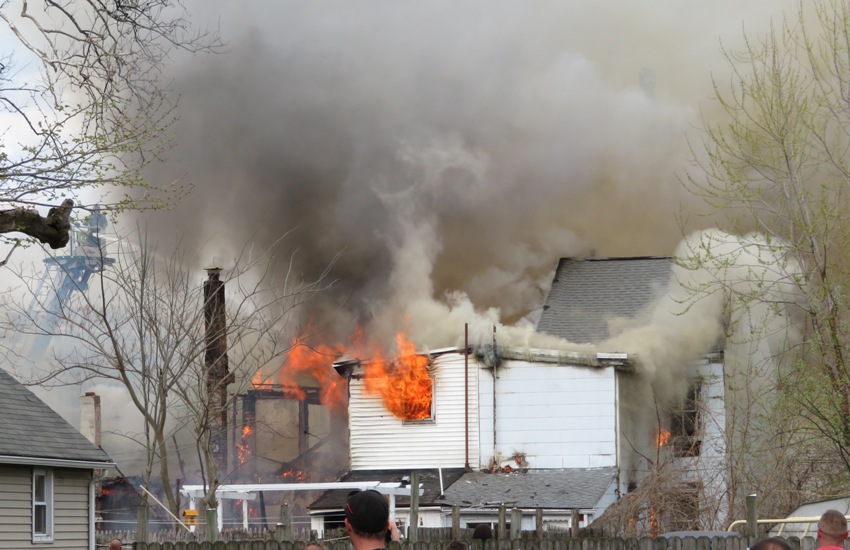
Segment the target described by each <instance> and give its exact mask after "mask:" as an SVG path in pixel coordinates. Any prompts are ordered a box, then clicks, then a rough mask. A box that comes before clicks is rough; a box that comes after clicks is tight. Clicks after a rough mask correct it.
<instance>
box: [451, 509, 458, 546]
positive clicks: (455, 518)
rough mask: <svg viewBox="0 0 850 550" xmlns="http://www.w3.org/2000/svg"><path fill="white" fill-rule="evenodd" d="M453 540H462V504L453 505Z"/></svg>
mask: <svg viewBox="0 0 850 550" xmlns="http://www.w3.org/2000/svg"><path fill="white" fill-rule="evenodd" d="M452 540H460V506H458V505H457V504H455V505H454V506H452Z"/></svg>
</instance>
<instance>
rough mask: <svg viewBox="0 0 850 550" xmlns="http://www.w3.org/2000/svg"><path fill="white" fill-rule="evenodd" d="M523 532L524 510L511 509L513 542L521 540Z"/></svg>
mask: <svg viewBox="0 0 850 550" xmlns="http://www.w3.org/2000/svg"><path fill="white" fill-rule="evenodd" d="M521 532H522V510H520V509H519V508H513V509H511V540H514V539H518V538H520V533H521Z"/></svg>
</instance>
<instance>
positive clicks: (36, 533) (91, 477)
mask: <svg viewBox="0 0 850 550" xmlns="http://www.w3.org/2000/svg"><path fill="white" fill-rule="evenodd" d="M113 466H114V463H113V461H112V459H111V458H110V457H109V456H108V455H107V454H106V453H105V452H104V451H103V450H102V449H100V448H98V447H96V446H95V445H93V444H92V443H91V442H89V440H88V439H86V438H85V437H84V436H83V435H82V434H81V433H80V432H79V431H77V430H76V429H75V428H74V427H73V426H71V425H70V424H69V423H68V422H66V421H65V420H64V419H63V418H62V417H61V416H59V415H58V414H57V413H56V412H55V411H53V409H51V408H50V407H48V406H47V405H46V404H45V403H44V402H43V401H41V400H40V399H38V398H37V397H36V396H35V395H34V394H33V393H32V392H31V391H30V390H28V389H27V388H26V387H24V386H23V385H22V384H20V383H19V382H17V381H16V380H15V379H14V378H12V377H11V376H10V375H9V374H8V373H7V372H6V371H4V370H3V369H0V549H21V548H42V549H44V548H51V549H60V548H61V549H64V548H69V549H71V548H73V549H81V548H89V549H92V550H93V549H94V548H95V541H94V519H95V487H96V483H97V480H98V478H99V476H100V475H101V474H102V473H103V471H104V470H105V469H107V468H110V467H113Z"/></svg>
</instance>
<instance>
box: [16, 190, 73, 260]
mask: <svg viewBox="0 0 850 550" xmlns="http://www.w3.org/2000/svg"><path fill="white" fill-rule="evenodd" d="M73 207H74V201H72V200H71V199H65V200H64V201H62V205H61V206H58V207H56V208H51V209H50V211H49V212H48V213H47V216H42V215H41V214H39V213H38V212H36V211H35V210H33V209H30V208H23V207H19V208H12V209H11V210H0V233H23V234H25V235H29V236H30V237H33V238H35V239H38V241H39V242H41V243H44V244H46V245H48V246H50V248H54V249H55V248H62V247H63V246H65V245H66V244H68V239H69V238H70V235H69V234H70V230H71V222H70V218H71V210H72V209H73Z"/></svg>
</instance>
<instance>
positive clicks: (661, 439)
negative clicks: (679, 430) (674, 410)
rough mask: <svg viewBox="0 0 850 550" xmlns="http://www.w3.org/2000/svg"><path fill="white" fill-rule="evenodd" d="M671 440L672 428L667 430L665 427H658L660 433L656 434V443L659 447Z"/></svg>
mask: <svg viewBox="0 0 850 550" xmlns="http://www.w3.org/2000/svg"><path fill="white" fill-rule="evenodd" d="M668 441H670V430H665V429H664V428H659V429H658V435H657V436H655V445H656V446H657V447H658V448H661V447H663V446H664V445H667V442H668Z"/></svg>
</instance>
